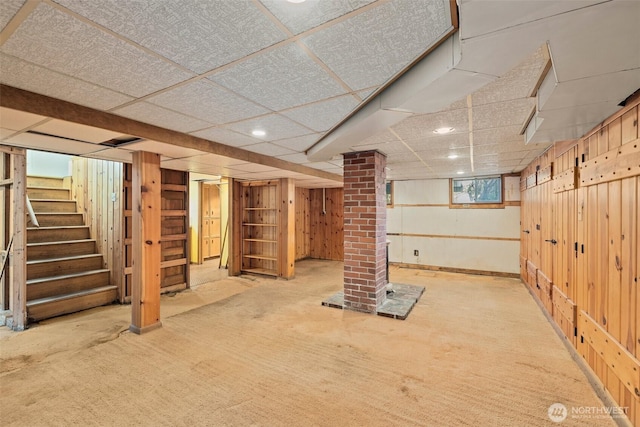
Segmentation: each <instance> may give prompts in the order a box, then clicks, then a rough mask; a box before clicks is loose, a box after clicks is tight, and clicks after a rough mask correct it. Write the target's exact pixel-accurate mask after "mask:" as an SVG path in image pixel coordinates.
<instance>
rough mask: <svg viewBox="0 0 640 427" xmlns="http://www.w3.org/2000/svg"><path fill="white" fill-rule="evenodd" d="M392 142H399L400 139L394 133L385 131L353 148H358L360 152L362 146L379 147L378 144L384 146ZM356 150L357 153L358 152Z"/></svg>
mask: <svg viewBox="0 0 640 427" xmlns="http://www.w3.org/2000/svg"><path fill="white" fill-rule="evenodd" d="M390 141H394V142H397V141H398V137H397V136H395V135H394V134H393V133H391V132H390V131H388V130H386V129H385V130H383V131H381V132H377V133H375V134H373V135H372V136H370V137H368V138H367V139H365V140H363V141H360V142H358V143H356V144H355V145H354V146H353V147H354V148H355V147H358V150H360V146H369V145H378V144H383V143H386V142H390ZM358 150H356V151H358Z"/></svg>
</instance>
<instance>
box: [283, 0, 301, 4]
mask: <svg viewBox="0 0 640 427" xmlns="http://www.w3.org/2000/svg"><path fill="white" fill-rule="evenodd" d="M287 1H288V2H289V3H303V2H304V1H305V0H287Z"/></svg>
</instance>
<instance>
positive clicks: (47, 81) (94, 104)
mask: <svg viewBox="0 0 640 427" xmlns="http://www.w3.org/2000/svg"><path fill="white" fill-rule="evenodd" d="M0 82H2V83H3V84H6V85H9V86H14V87H17V88H20V89H24V90H28V91H31V92H36V93H41V94H43V95H47V96H50V97H52V98H57V99H62V100H63V101H69V102H73V103H75V104H80V105H84V106H87V107H91V108H96V109H99V110H108V109H110V108H113V107H115V106H118V105H121V104H124V103H125V102H129V101H131V100H133V98H131V97H130V96H127V95H124V94H122V93H119V92H116V91H113V90H109V89H105V88H103V87H101V86H97V85H94V84H91V83H87V82H85V81H82V80H79V79H76V78H73V77H69V76H67V75H65V74H60V73H57V72H55V71H52V70H49V69H47V68H44V67H40V66H37V65H34V64H31V63H29V62H26V61H22V60H20V59H18V58H14V57H13V56H9V55H5V54H3V53H0Z"/></svg>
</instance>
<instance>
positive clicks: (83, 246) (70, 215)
mask: <svg viewBox="0 0 640 427" xmlns="http://www.w3.org/2000/svg"><path fill="white" fill-rule="evenodd" d="M70 192H71V190H69V189H66V188H63V180H62V179H61V178H46V177H31V176H30V177H27V195H28V196H29V199H30V200H31V205H32V206H33V210H34V212H35V214H36V219H37V221H38V222H39V223H40V227H39V228H36V227H34V226H33V224H32V223H31V221H30V220H29V222H28V223H27V316H28V319H29V321H30V322H34V321H39V320H43V319H48V318H50V317H55V316H60V315H63V314H69V313H75V312H77V311H81V310H86V309H89V308H93V307H99V306H101V305H105V304H111V303H112V302H114V301H115V300H116V298H117V289H116V286H113V285H111V284H110V282H109V270H107V269H105V268H104V263H103V260H102V255H100V254H99V253H97V251H96V241H95V240H93V239H91V238H90V233H89V227H88V226H86V225H85V224H84V218H83V215H82V214H81V213H77V212H76V202H75V201H73V200H70Z"/></svg>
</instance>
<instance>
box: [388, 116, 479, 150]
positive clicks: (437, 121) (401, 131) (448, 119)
mask: <svg viewBox="0 0 640 427" xmlns="http://www.w3.org/2000/svg"><path fill="white" fill-rule="evenodd" d="M474 122H475V121H474ZM442 127H452V128H454V129H455V131H454V133H453V134H448V135H436V134H434V133H433V131H434V130H436V129H438V128H442ZM392 129H393V130H394V131H395V132H396V133H397V134H398V136H400V138H402V139H403V140H404V141H413V140H419V139H423V138H440V139H445V138H446V137H450V136H452V135H459V134H462V133H466V132H469V112H468V111H467V110H466V109H464V110H451V111H443V112H438V113H432V114H418V115H415V116H411V117H408V118H406V119H404V120H402V121H401V122H400V123H398V124H396V125H394V126H392ZM409 145H411V144H409Z"/></svg>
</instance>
